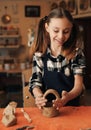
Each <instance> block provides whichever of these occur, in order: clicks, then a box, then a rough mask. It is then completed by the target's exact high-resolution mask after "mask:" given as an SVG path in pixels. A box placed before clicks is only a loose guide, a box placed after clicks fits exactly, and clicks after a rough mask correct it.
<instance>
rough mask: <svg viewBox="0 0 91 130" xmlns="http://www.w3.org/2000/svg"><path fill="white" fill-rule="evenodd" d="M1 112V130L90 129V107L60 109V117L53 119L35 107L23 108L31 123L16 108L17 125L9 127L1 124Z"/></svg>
mask: <svg viewBox="0 0 91 130" xmlns="http://www.w3.org/2000/svg"><path fill="white" fill-rule="evenodd" d="M3 110H4V109H2V108H1V109H0V129H1V130H16V129H17V128H20V127H23V126H26V125H28V126H35V127H34V129H33V130H82V129H84V130H85V128H91V106H80V107H62V108H61V109H60V115H59V116H57V117H53V118H48V117H45V116H43V115H42V111H41V110H39V109H38V108H37V107H30V108H24V110H25V111H26V112H27V113H28V114H29V116H30V117H31V119H32V122H31V123H29V122H28V121H27V120H26V119H25V118H24V116H23V113H22V112H21V108H16V117H17V124H16V125H14V126H11V127H5V126H4V125H3V124H2V122H1V119H2V116H3V115H2V113H3Z"/></svg>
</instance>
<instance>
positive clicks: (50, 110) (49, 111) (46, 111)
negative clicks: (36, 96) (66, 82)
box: [42, 89, 60, 117]
mask: <svg viewBox="0 0 91 130" xmlns="http://www.w3.org/2000/svg"><path fill="white" fill-rule="evenodd" d="M48 94H53V95H54V96H55V98H56V99H58V98H60V96H59V94H58V92H57V91H56V90H54V89H48V90H47V91H46V92H45V93H44V95H43V96H44V97H45V98H46V97H47V95H48ZM42 114H43V115H44V116H46V117H55V116H58V115H59V110H57V109H56V108H54V107H53V103H52V101H51V102H47V103H46V105H45V106H44V107H43V109H42Z"/></svg>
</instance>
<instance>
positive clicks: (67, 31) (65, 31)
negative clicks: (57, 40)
mask: <svg viewBox="0 0 91 130" xmlns="http://www.w3.org/2000/svg"><path fill="white" fill-rule="evenodd" d="M70 31H71V30H69V29H67V30H64V31H63V34H67V33H70Z"/></svg>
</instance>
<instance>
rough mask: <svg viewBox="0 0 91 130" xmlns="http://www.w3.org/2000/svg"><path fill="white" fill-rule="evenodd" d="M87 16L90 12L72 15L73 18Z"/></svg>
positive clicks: (89, 15)
mask: <svg viewBox="0 0 91 130" xmlns="http://www.w3.org/2000/svg"><path fill="white" fill-rule="evenodd" d="M87 17H91V13H82V14H77V15H73V18H75V19H78V18H87Z"/></svg>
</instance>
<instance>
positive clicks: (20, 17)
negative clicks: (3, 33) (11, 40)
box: [0, 0, 49, 45]
mask: <svg viewBox="0 0 91 130" xmlns="http://www.w3.org/2000/svg"><path fill="white" fill-rule="evenodd" d="M25 5H40V8H41V15H40V17H43V16H45V15H47V13H48V11H49V6H48V5H49V3H48V1H46V0H45V1H42V0H34V1H31V0H22V1H21V0H12V1H11V0H0V26H9V27H12V26H14V27H19V28H20V32H21V35H22V44H23V45H26V44H27V41H28V38H27V34H28V29H29V28H31V26H34V28H37V23H38V21H39V19H40V18H39V17H35V18H33V17H31V18H28V17H25V12H24V7H25ZM5 6H7V10H5ZM6 13H7V14H9V15H10V16H11V22H10V23H8V24H7V25H5V24H3V23H2V21H1V17H2V16H3V15H4V14H6Z"/></svg>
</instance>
